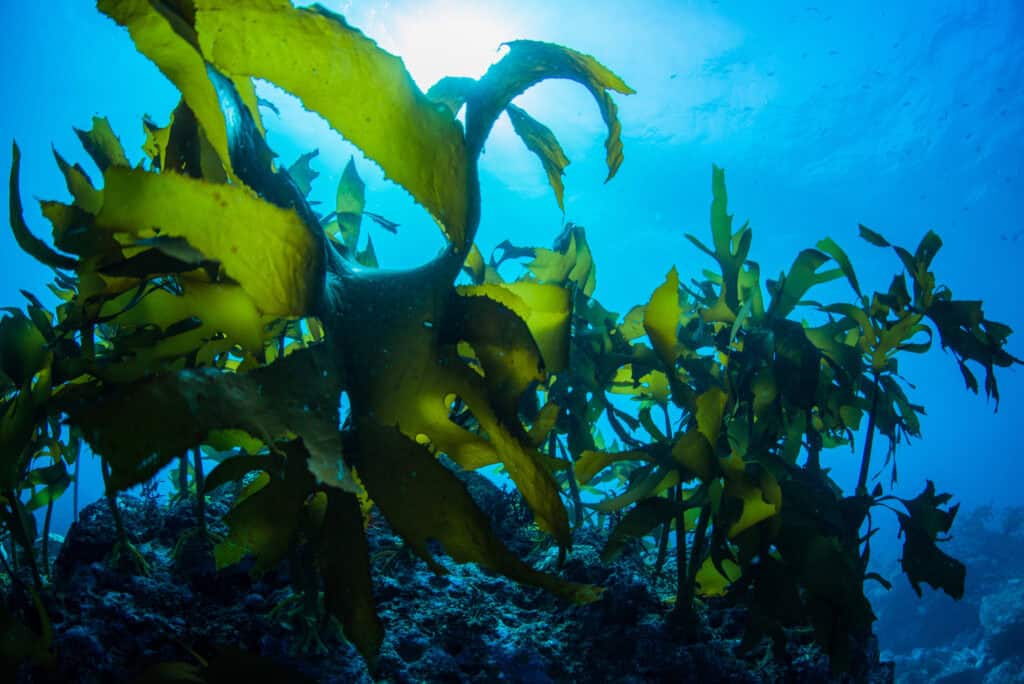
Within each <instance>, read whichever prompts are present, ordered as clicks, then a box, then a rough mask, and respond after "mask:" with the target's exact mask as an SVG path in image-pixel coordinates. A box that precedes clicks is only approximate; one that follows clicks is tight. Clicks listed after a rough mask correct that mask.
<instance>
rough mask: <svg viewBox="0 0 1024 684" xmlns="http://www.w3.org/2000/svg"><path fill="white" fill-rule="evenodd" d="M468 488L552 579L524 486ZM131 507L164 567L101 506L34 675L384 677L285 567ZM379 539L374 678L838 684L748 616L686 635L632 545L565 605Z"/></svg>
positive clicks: (141, 503)
mask: <svg viewBox="0 0 1024 684" xmlns="http://www.w3.org/2000/svg"><path fill="white" fill-rule="evenodd" d="M467 484H468V486H469V487H470V490H471V491H472V492H473V494H474V496H475V497H476V499H477V500H478V501H480V502H481V504H482V506H483V507H484V508H485V509H486V510H488V511H489V512H490V513H491V515H492V519H493V520H494V521H495V524H496V527H497V528H498V529H499V531H500V534H501V535H502V536H503V538H504V539H505V541H506V543H508V544H509V545H510V546H512V547H513V548H515V549H516V550H517V551H518V552H520V553H521V554H523V555H524V556H525V557H527V560H529V561H530V562H531V563H533V564H534V565H535V566H537V567H540V568H542V569H545V570H549V571H555V565H556V561H557V553H556V552H555V550H554V549H551V548H547V547H545V546H544V544H543V542H542V541H541V540H540V539H539V538H535V536H534V533H533V532H532V531H531V528H530V527H529V526H528V525H526V524H525V523H526V522H528V517H529V516H528V514H524V512H523V511H524V508H523V507H522V506H521V502H519V503H517V501H516V497H515V495H514V494H512V493H502V492H501V491H500V490H498V489H497V488H496V487H494V485H492V484H491V483H490V482H489V481H488V480H486V479H485V478H482V477H479V476H475V477H469V478H467ZM120 500H121V508H122V509H123V516H124V519H125V525H126V528H127V529H129V530H130V534H131V536H132V541H133V542H134V543H135V545H136V547H137V548H138V550H139V551H140V552H141V553H142V555H143V556H144V557H145V559H146V560H147V562H148V564H149V568H150V574H149V575H148V576H132V575H129V574H125V573H124V572H120V571H117V570H114V569H112V568H111V567H110V565H109V564H108V563H106V562H105V560H104V559H105V557H106V554H107V553H109V551H110V549H111V548H112V546H113V544H114V534H113V522H112V520H111V516H110V511H109V508H108V506H107V503H106V502H105V501H99V502H96V503H94V504H92V505H91V506H89V507H87V508H86V509H85V510H84V511H83V512H82V515H81V519H80V521H79V523H77V524H76V525H75V526H73V527H72V529H71V530H70V531H69V534H68V535H67V540H66V543H65V544H64V546H63V547H62V549H61V553H60V557H59V558H58V559H57V562H56V564H55V569H54V588H55V593H54V596H53V597H52V601H50V603H51V606H50V612H51V615H52V616H53V621H54V634H55V637H54V642H55V650H56V652H57V661H56V664H55V666H54V668H53V669H51V670H44V669H41V668H36V669H35V670H34V671H30V670H29V669H28V668H22V670H21V671H20V672H19V679H20V681H24V682H28V681H34V682H58V681H59V682H83V683H86V682H122V681H132V680H133V679H134V678H136V677H137V676H139V674H140V673H142V672H143V671H145V670H146V668H147V667H152V666H154V665H156V664H158V663H161V662H168V661H178V662H186V663H196V662H197V659H196V656H199V657H202V658H204V659H206V660H207V661H209V662H210V663H211V665H210V669H209V670H208V671H207V672H208V677H209V675H210V674H211V673H212V671H213V669H215V668H214V664H215V662H216V659H217V656H218V654H224V653H233V652H236V651H243V652H245V653H249V654H259V655H262V656H266V657H268V658H270V659H271V660H272V661H273V662H274V663H275V664H276V665H278V666H280V667H282V668H286V669H287V670H289V671H291V672H293V673H301V674H302V675H304V676H305V677H306V678H307V679H308V680H309V681H315V682H328V683H337V684H340V683H342V682H345V683H348V682H371V681H374V680H373V678H372V677H371V676H370V674H369V673H368V672H367V669H366V666H365V664H364V662H363V660H362V659H361V657H360V656H359V655H358V653H357V652H356V650H355V649H354V648H353V647H352V646H351V645H349V644H348V643H347V642H345V641H344V638H343V637H341V636H340V634H338V633H337V630H331V629H315V628H313V627H312V626H311V625H309V624H306V623H304V622H303V621H302V620H301V619H296V618H295V617H294V615H295V614H296V613H295V612H294V611H290V610H289V606H292V605H293V604H296V603H297V602H296V601H295V600H294V599H295V597H294V595H293V594H292V591H291V589H290V584H289V581H288V576H287V565H288V564H287V563H284V564H282V565H283V566H285V567H282V568H280V569H278V570H275V571H273V572H270V573H266V574H264V575H263V576H262V577H260V578H258V579H257V578H253V577H252V576H251V575H250V574H249V572H248V571H247V568H246V567H244V564H243V565H242V566H236V567H233V568H228V569H225V570H222V571H220V572H216V571H214V570H213V564H212V558H211V549H210V546H209V545H208V544H207V545H205V546H204V545H203V544H202V543H196V544H195V548H192V549H187V550H186V551H185V552H184V553H181V552H179V554H177V558H178V560H177V561H175V557H176V556H175V554H174V548H175V544H177V543H178V542H179V539H180V538H181V536H182V534H187V533H188V532H189V531H190V530H192V529H193V526H194V524H195V518H194V514H193V512H192V511H193V508H192V506H191V505H189V504H185V503H181V504H177V505H175V506H172V507H170V508H167V507H166V506H165V505H164V504H162V503H160V502H157V501H156V500H152V499H140V498H137V497H132V496H122V497H120ZM228 504H229V499H228V497H226V496H221V497H214V498H212V499H210V503H209V505H208V514H209V525H210V527H211V529H212V530H213V531H221V532H223V529H220V528H219V527H218V525H219V523H218V521H219V520H220V518H221V517H222V515H223V514H224V513H225V512H226V510H227V509H228ZM369 534H370V551H371V556H372V559H373V565H374V581H375V596H376V600H377V604H378V610H379V612H380V615H381V618H382V620H383V622H384V624H385V628H386V630H387V633H386V638H385V641H384V644H383V647H382V648H381V653H380V659H379V667H378V671H377V673H376V675H377V678H378V679H377V681H388V682H396V683H398V682H495V681H506V682H523V683H527V682H528V683H535V684H541V683H545V682H688V681H694V682H697V681H700V682H763V681H770V682H776V681H778V682H827V681H834V680H833V678H832V677H831V676H830V674H829V669H828V664H827V662H826V660H825V659H824V658H823V657H822V655H821V654H820V652H819V651H818V649H817V648H816V647H815V646H813V645H812V644H811V643H810V638H809V636H808V635H806V634H798V633H793V634H791V635H790V639H789V647H788V652H787V659H786V661H785V662H779V661H776V660H775V659H773V658H772V657H771V651H770V649H769V648H768V645H767V644H764V645H763V646H762V647H761V648H759V649H755V651H754V652H753V653H752V654H750V655H749V656H747V657H744V658H741V657H738V656H737V655H735V653H734V652H735V648H736V646H737V645H738V643H739V641H740V638H741V636H742V633H743V628H744V623H745V615H744V614H743V612H742V611H740V610H738V609H735V608H729V607H725V606H718V605H710V606H704V607H703V608H702V609H701V610H700V611H699V614H698V622H699V624H698V625H696V629H694V628H693V626H690V629H686V630H684V629H683V628H682V627H680V626H677V625H675V624H674V622H673V620H671V619H669V616H670V612H671V604H670V602H669V601H668V600H666V599H667V597H669V596H670V595H671V593H672V592H671V587H670V585H669V584H668V583H667V582H668V578H671V577H673V573H674V570H673V569H672V568H671V567H666V569H665V572H664V573H663V574H662V577H663V578H664V579H653V578H652V577H651V572H650V570H649V569H648V568H647V567H645V566H644V564H643V562H642V560H641V557H640V556H639V554H637V553H635V552H634V553H630V552H627V553H624V554H623V555H622V557H621V558H620V559H619V560H618V561H616V562H615V563H612V564H610V565H605V564H603V563H602V562H601V561H600V559H599V551H600V548H601V547H602V545H603V539H602V538H601V534H600V533H599V532H596V531H592V530H591V531H585V532H583V533H581V534H580V535H578V537H577V540H576V544H575V546H574V549H573V552H572V554H571V555H570V556H569V558H568V560H567V561H566V563H565V565H564V567H563V568H562V570H561V573H562V574H563V576H565V577H567V578H569V579H572V580H575V581H581V582H591V583H595V584H599V585H601V586H603V587H606V591H605V593H604V596H603V598H602V600H600V601H598V602H596V603H594V604H590V605H587V606H573V605H568V604H566V603H564V602H562V601H560V600H558V599H556V598H554V597H552V596H550V595H548V594H546V593H544V592H542V591H540V590H537V589H533V588H524V587H520V586H518V585H516V584H514V583H513V582H510V581H508V580H506V579H504V578H503V577H500V576H496V575H493V574H491V573H488V572H485V571H482V570H480V569H479V568H476V567H475V566H470V565H456V564H454V563H452V562H450V561H447V560H446V561H445V563H446V565H447V567H448V568H449V570H450V571H449V572H448V573H447V574H445V575H435V574H433V573H432V572H430V571H429V570H428V569H427V567H426V565H425V564H424V563H423V562H421V561H420V560H418V559H416V558H414V557H413V556H412V555H411V554H410V553H409V552H408V551H407V550H406V549H405V547H404V546H403V544H402V543H401V541H400V540H399V539H398V538H397V537H396V536H394V535H393V534H392V533H391V531H390V529H389V528H388V526H387V525H386V523H385V522H384V521H383V520H381V519H379V518H375V519H374V520H373V523H372V524H371V526H370V530H369ZM190 539H192V537H187V538H186V541H185V543H190ZM231 662H232V663H233V665H232V667H231V669H230V670H225V672H224V675H225V676H226V677H227V679H225V680H224V681H244V679H245V678H246V676H247V675H246V674H245V672H246V669H245V668H246V666H245V665H244V659H241V658H240V657H236V658H235V659H234V660H232V661H231ZM862 662H863V663H866V669H865V671H864V672H862V678H861V680H862V681H872V682H891V681H892V668H891V665H887V664H883V663H879V661H878V652H877V648H874V647H872V646H871V645H867V646H866V647H865V649H864V652H863V654H862ZM239 663H243V664H239ZM266 667H267V666H266V665H260V664H256V665H253V666H252V668H251V672H252V676H253V677H259V678H260V679H263V680H265V681H271V679H266V677H268V676H271V677H272V679H273V681H281V682H287V681H306V680H305V679H302V678H301V677H300V675H298V674H291V675H289V674H285V671H284V670H282V672H281V673H276V674H273V675H271V673H270V672H269V671H268V670H267V669H266ZM846 680H848V681H853V680H852V679H849V678H846ZM147 681H156V680H147ZM160 681H170V680H160ZM175 681H179V680H175ZM207 681H214V680H212V679H209V678H208V679H207ZM216 681H221V680H220V679H217V680H216Z"/></svg>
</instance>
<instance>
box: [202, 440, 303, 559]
mask: <svg viewBox="0 0 1024 684" xmlns="http://www.w3.org/2000/svg"><path fill="white" fill-rule="evenodd" d="M284 450H285V453H286V457H285V458H284V459H282V460H283V468H282V469H281V470H282V471H283V472H280V471H277V469H276V468H272V467H271V464H272V463H273V460H272V459H271V458H270V457H266V456H264V457H243V458H252V459H253V460H255V459H257V458H258V459H260V460H262V461H264V462H265V463H266V466H265V467H264V470H263V472H264V473H266V474H267V475H269V477H262V476H261V477H260V478H259V479H257V480H255V481H253V482H252V483H250V484H249V486H247V487H246V489H245V492H244V498H243V497H239V498H240V499H241V500H240V501H236V502H235V505H234V507H233V508H232V509H231V510H230V511H228V513H227V515H225V516H224V523H225V524H226V525H227V526H228V529H229V533H228V535H227V536H226V537H225V538H224V539H223V540H222V541H221V542H219V543H218V544H217V545H216V547H214V551H213V556H214V559H215V561H216V563H217V568H218V569H221V568H225V567H228V566H230V565H234V564H235V563H238V562H239V561H241V560H242V559H243V558H245V557H246V556H248V555H251V556H252V557H253V559H254V560H255V563H254V564H253V567H252V572H253V573H254V574H257V575H259V574H262V573H263V572H266V571H267V570H269V569H270V568H273V567H274V566H275V565H276V564H277V563H278V561H280V560H281V559H282V558H283V557H284V555H285V554H286V553H287V552H288V548H289V547H290V546H291V543H292V538H293V537H294V536H295V534H296V533H297V531H298V527H299V522H300V521H299V516H300V515H301V514H302V513H303V507H304V505H305V503H306V500H307V499H308V498H309V495H310V494H311V493H312V491H313V489H314V487H315V486H316V483H315V481H314V480H313V477H312V476H311V475H310V474H309V471H308V470H307V469H306V467H305V459H304V458H303V456H304V455H305V454H304V453H303V449H302V446H301V443H297V442H292V443H290V444H286V445H284ZM275 460H276V459H275ZM215 472H217V471H216V469H215V470H214V471H213V473H215ZM213 473H211V475H212V474H213Z"/></svg>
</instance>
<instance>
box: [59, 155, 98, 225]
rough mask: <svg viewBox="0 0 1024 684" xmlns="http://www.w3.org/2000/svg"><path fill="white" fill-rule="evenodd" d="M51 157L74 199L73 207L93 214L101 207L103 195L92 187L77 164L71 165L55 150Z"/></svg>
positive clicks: (87, 177) (83, 170)
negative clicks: (54, 160) (55, 161)
mask: <svg viewBox="0 0 1024 684" xmlns="http://www.w3.org/2000/svg"><path fill="white" fill-rule="evenodd" d="M53 157H54V159H56V160H57V166H58V167H60V170H61V173H63V174H64V183H65V184H66V185H67V186H68V192H70V193H71V197H73V198H74V201H75V202H74V203H75V206H76V207H78V208H79V209H81V210H82V211H85V212H87V213H90V214H95V213H96V212H98V211H99V210H100V207H101V206H103V193H102V192H100V191H99V190H97V189H96V188H95V186H93V184H92V181H90V180H89V176H88V175H87V174H86V173H85V169H83V168H82V167H81V166H80V165H79V164H75V165H71V164H69V163H68V162H67V161H66V160H65V159H64V157H62V156H60V154H59V153H58V152H57V150H56V149H55V150H54V151H53Z"/></svg>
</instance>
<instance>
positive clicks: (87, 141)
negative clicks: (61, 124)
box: [75, 116, 130, 173]
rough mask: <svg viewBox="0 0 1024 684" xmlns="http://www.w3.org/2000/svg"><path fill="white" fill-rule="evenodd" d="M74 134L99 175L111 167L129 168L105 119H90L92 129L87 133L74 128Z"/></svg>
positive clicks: (118, 143) (121, 148)
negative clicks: (97, 169) (94, 164)
mask: <svg viewBox="0 0 1024 684" xmlns="http://www.w3.org/2000/svg"><path fill="white" fill-rule="evenodd" d="M75 134H76V135H77V136H78V139H79V140H81V141H82V147H84V148H85V151H86V152H88V153H89V156H90V157H92V160H93V161H94V162H96V167H97V168H99V170H100V172H101V173H102V172H104V171H106V170H107V168H108V167H111V166H130V164H129V162H128V157H127V155H125V153H124V147H122V146H121V140H120V139H119V138H118V137H117V136H116V135H115V134H114V130H113V129H112V128H111V127H110V122H109V121H107V119H106V117H103V116H94V117H92V128H90V129H89V130H88V131H83V130H81V129H78V128H76V129H75Z"/></svg>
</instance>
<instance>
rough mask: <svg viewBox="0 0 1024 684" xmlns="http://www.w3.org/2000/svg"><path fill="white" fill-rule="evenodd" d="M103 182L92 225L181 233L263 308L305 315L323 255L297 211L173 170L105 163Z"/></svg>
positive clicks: (315, 289) (143, 234)
mask: <svg viewBox="0 0 1024 684" xmlns="http://www.w3.org/2000/svg"><path fill="white" fill-rule="evenodd" d="M104 181H105V187H104V203H103V209H102V210H101V211H100V213H99V215H97V217H96V224H97V226H99V227H102V228H107V229H109V230H112V231H117V232H130V233H134V234H135V235H138V236H140V237H151V236H153V235H156V234H159V235H163V236H172V237H183V238H185V239H186V240H188V242H189V243H190V244H191V245H192V246H193V247H195V248H196V249H198V250H199V251H200V252H202V253H203V254H204V255H206V256H207V257H209V258H210V259H216V260H217V261H220V262H221V263H222V264H223V267H224V271H225V272H226V273H227V275H228V276H230V277H231V278H233V279H235V280H237V281H238V283H239V284H240V285H241V286H242V288H243V289H244V290H245V291H246V292H247V293H248V294H249V296H250V297H252V299H253V301H254V302H255V303H256V305H257V307H259V309H260V310H261V311H262V312H264V313H267V314H271V315H276V316H303V315H307V314H308V313H310V311H311V309H312V306H313V302H314V300H315V297H317V296H318V294H319V288H320V283H319V282H318V281H319V278H320V277H321V276H322V259H323V254H322V251H321V249H320V246H319V244H318V243H317V241H316V239H315V238H314V236H313V234H312V232H311V231H310V229H309V228H308V227H307V226H306V224H305V223H304V222H303V221H302V219H300V218H299V216H298V214H296V213H295V212H293V211H289V210H285V209H281V208H279V207H275V206H273V205H271V204H268V203H267V202H264V201H262V200H260V199H259V198H257V197H256V196H255V195H254V194H253V193H252V192H251V191H250V190H248V189H247V188H245V187H244V186H241V185H222V184H217V183H207V182H204V181H201V180H198V179H194V178H189V177H187V176H181V175H178V174H175V173H161V174H154V173H148V172H146V171H141V170H130V169H124V168H120V167H111V168H110V169H108V170H107V173H106V174H105V175H104Z"/></svg>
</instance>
